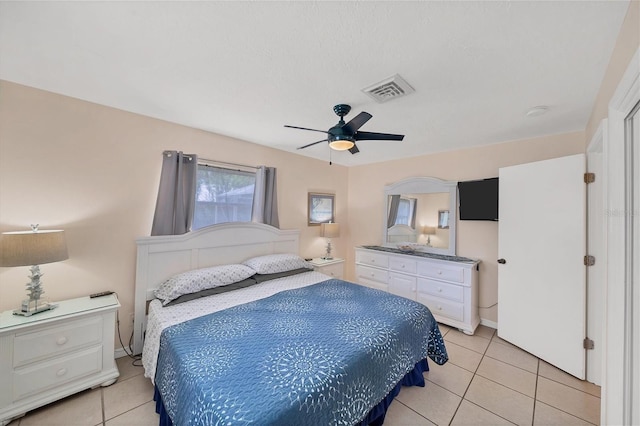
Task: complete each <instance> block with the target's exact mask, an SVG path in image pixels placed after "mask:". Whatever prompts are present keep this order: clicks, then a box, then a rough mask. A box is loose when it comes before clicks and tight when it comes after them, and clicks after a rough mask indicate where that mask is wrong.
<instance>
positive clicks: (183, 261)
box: [133, 222, 299, 354]
mask: <svg viewBox="0 0 640 426" xmlns="http://www.w3.org/2000/svg"><path fill="white" fill-rule="evenodd" d="M298 235H299V231H298V230H281V229H277V228H274V227H273V226H269V225H264V224H261V223H253V222H231V223H223V224H220V225H214V226H209V227H206V228H202V229H199V230H197V231H194V232H189V233H187V234H183V235H166V236H157V237H143V238H139V239H137V240H136V243H137V245H138V255H137V264H136V289H135V307H134V309H135V317H134V325H133V327H134V329H133V352H134V353H135V354H139V353H141V352H142V344H143V336H144V330H145V324H146V307H147V301H148V300H151V299H152V298H153V290H154V289H156V288H157V287H158V285H159V284H160V283H162V282H163V281H164V280H166V279H167V278H169V277H171V276H173V275H175V274H178V273H180V272H184V271H188V270H190V269H198V268H205V267H207V266H215V265H224V264H227V263H242V262H243V261H245V260H247V259H249V258H251V257H254V256H261V255H265V254H274V253H296V254H297V253H298Z"/></svg>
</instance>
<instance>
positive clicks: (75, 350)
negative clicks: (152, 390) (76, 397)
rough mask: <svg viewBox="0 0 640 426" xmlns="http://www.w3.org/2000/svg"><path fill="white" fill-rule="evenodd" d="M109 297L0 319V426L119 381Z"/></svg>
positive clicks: (114, 303)
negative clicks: (71, 396)
mask: <svg viewBox="0 0 640 426" xmlns="http://www.w3.org/2000/svg"><path fill="white" fill-rule="evenodd" d="M119 307H120V303H119V302H118V299H117V298H116V297H115V296H114V295H109V296H103V297H96V298H93V299H90V298H89V297H81V298H78V299H71V300H66V301H63V302H59V303H58V307H57V308H55V309H53V310H51V311H46V312H41V313H38V314H35V315H33V316H30V317H23V316H17V315H13V312H12V311H6V312H3V313H2V314H0V377H1V378H2V380H1V381H0V382H1V384H2V385H1V386H0V425H3V426H4V425H6V424H7V423H9V421H10V420H11V419H13V418H15V417H18V416H21V415H23V414H24V413H26V412H27V411H29V410H33V409H34V408H38V407H41V406H43V405H45V404H48V403H50V402H53V401H56V400H58V399H60V398H64V397H66V396H69V395H71V394H73V393H76V392H80V391H82V390H85V389H89V388H92V387H95V386H98V385H102V386H108V385H110V384H112V383H113V382H115V381H116V379H117V378H118V376H119V372H118V367H117V366H116V363H115V359H114V336H115V319H116V318H115V316H116V311H117V310H118V308H119Z"/></svg>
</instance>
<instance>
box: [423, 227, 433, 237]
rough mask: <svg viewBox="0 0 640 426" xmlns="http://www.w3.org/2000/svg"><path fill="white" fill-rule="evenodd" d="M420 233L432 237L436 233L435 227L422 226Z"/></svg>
mask: <svg viewBox="0 0 640 426" xmlns="http://www.w3.org/2000/svg"><path fill="white" fill-rule="evenodd" d="M422 233H423V234H425V235H434V234H435V233H436V227H435V226H423V227H422Z"/></svg>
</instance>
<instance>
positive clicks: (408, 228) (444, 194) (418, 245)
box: [383, 177, 457, 255]
mask: <svg viewBox="0 0 640 426" xmlns="http://www.w3.org/2000/svg"><path fill="white" fill-rule="evenodd" d="M385 196H386V197H385V201H386V203H385V205H386V211H385V214H386V223H385V226H384V233H383V242H384V245H385V246H388V247H400V246H402V247H407V246H408V245H410V246H411V248H413V249H415V250H420V251H425V252H430V253H440V254H449V255H455V253H456V248H455V213H454V214H451V212H455V206H456V202H457V201H456V182H448V181H443V180H440V179H435V178H426V177H425V178H411V179H406V180H404V181H400V182H398V183H395V184H392V185H389V186H387V187H385Z"/></svg>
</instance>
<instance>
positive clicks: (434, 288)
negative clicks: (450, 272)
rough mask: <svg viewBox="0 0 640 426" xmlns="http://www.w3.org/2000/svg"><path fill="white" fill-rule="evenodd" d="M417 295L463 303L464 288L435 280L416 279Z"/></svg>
mask: <svg viewBox="0 0 640 426" xmlns="http://www.w3.org/2000/svg"><path fill="white" fill-rule="evenodd" d="M418 293H425V294H429V295H431V296H436V297H442V298H444V299H449V300H453V301H455V302H464V287H462V286H460V285H456V284H449V283H445V282H442V281H437V280H429V279H426V278H418Z"/></svg>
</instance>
